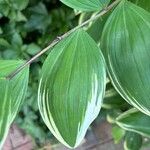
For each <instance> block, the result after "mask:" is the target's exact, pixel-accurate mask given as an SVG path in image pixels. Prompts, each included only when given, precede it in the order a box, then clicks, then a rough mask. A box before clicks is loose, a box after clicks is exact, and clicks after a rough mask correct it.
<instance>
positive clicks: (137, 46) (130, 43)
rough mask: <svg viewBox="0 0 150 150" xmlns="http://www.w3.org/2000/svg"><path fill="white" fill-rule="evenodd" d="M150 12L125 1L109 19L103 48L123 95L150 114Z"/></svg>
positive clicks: (117, 86)
mask: <svg viewBox="0 0 150 150" xmlns="http://www.w3.org/2000/svg"><path fill="white" fill-rule="evenodd" d="M149 37H150V13H148V12H147V11H145V10H144V9H142V8H140V7H138V6H136V5H134V4H132V3H131V2H128V1H126V0H123V1H122V2H121V3H120V4H119V5H118V6H117V8H116V9H115V10H114V12H113V13H112V14H111V16H110V17H109V19H108V21H107V23H106V25H105V28H104V32H103V35H102V43H101V47H102V50H103V53H104V56H105V59H106V63H107V68H108V72H109V75H110V78H111V80H112V82H113V85H114V86H115V88H116V89H117V91H119V93H120V94H121V95H122V96H123V97H124V99H126V101H127V102H128V103H129V104H132V105H133V106H135V107H136V108H138V109H139V110H141V111H142V112H144V113H146V114H148V115H150V96H149V93H150V88H149V85H150V75H149V74H150V67H149V66H150V57H149V56H150V40H149Z"/></svg>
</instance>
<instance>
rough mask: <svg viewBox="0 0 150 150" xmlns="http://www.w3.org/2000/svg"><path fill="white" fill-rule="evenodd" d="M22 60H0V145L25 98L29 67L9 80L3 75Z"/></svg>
mask: <svg viewBox="0 0 150 150" xmlns="http://www.w3.org/2000/svg"><path fill="white" fill-rule="evenodd" d="M22 63H23V61H13V60H0V95H1V97H0V129H3V130H0V141H1V143H0V147H1V146H2V144H3V141H4V139H5V138H6V134H7V132H8V130H9V127H10V125H11V123H12V122H13V120H14V118H15V117H16V114H17V113H18V111H19V109H20V106H21V104H22V103H23V100H24V98H25V94H26V90H27V84H28V76H29V67H26V68H25V69H24V70H22V71H21V72H20V73H18V74H17V75H16V76H15V77H14V78H12V79H11V80H8V79H6V78H5V77H6V76H7V75H8V74H10V73H11V72H12V71H14V70H15V69H16V68H17V67H19V66H20V65H21V64H22Z"/></svg>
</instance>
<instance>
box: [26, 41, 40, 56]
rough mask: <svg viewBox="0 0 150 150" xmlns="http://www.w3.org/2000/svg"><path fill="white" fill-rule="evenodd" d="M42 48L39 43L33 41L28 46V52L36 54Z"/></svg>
mask: <svg viewBox="0 0 150 150" xmlns="http://www.w3.org/2000/svg"><path fill="white" fill-rule="evenodd" d="M40 50H41V48H40V47H39V46H38V45H36V44H35V43H31V44H29V45H28V47H27V53H28V54H30V55H35V54H37V53H38V52H39V51H40Z"/></svg>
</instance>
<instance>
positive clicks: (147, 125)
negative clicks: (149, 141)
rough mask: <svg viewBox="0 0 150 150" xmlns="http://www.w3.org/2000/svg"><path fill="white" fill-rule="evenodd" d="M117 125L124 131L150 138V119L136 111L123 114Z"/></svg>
mask: <svg viewBox="0 0 150 150" xmlns="http://www.w3.org/2000/svg"><path fill="white" fill-rule="evenodd" d="M116 123H117V124H118V125H119V126H120V127H121V128H123V129H125V130H128V131H133V132H136V133H139V134H142V135H144V136H148V137H150V117H149V116H147V115H145V114H143V113H141V112H140V111H138V110H136V109H130V110H128V111H126V112H124V113H123V114H121V115H120V116H119V117H118V118H117V119H116Z"/></svg>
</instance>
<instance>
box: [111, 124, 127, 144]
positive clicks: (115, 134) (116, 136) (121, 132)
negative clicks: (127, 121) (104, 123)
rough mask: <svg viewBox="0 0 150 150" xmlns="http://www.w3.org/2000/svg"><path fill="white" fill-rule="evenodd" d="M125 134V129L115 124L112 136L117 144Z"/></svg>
mask: <svg viewBox="0 0 150 150" xmlns="http://www.w3.org/2000/svg"><path fill="white" fill-rule="evenodd" d="M124 135H125V130H123V129H122V128H120V127H118V126H113V128H112V136H113V139H114V141H115V144H117V143H119V142H120V141H121V139H122V138H123V137H124Z"/></svg>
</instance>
